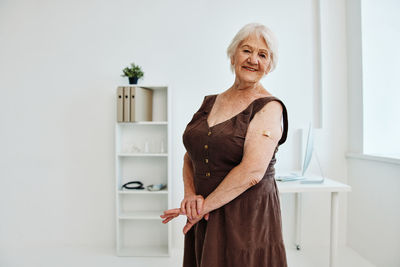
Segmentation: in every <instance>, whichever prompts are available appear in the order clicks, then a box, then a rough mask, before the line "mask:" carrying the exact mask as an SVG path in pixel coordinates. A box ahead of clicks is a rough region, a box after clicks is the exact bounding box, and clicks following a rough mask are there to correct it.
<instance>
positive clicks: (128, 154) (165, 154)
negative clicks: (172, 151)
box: [118, 153, 168, 157]
mask: <svg viewBox="0 0 400 267" xmlns="http://www.w3.org/2000/svg"><path fill="white" fill-rule="evenodd" d="M118 157H168V153H118Z"/></svg>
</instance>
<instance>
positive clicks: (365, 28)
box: [361, 0, 400, 158]
mask: <svg viewBox="0 0 400 267" xmlns="http://www.w3.org/2000/svg"><path fill="white" fill-rule="evenodd" d="M399 14H400V1H398V0H381V1H376V0H362V2H361V29H362V65H363V70H362V72H363V81H362V82H363V117H364V121H363V124H364V129H363V132H364V144H363V150H364V151H363V152H364V154H372V155H381V156H386V157H394V158H400V16H399Z"/></svg>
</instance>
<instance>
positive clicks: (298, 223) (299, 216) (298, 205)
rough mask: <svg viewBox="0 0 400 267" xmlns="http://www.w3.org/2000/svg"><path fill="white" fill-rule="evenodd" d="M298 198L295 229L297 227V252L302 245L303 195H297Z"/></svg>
mask: <svg viewBox="0 0 400 267" xmlns="http://www.w3.org/2000/svg"><path fill="white" fill-rule="evenodd" d="M295 197H296V218H295V225H296V226H295V227H296V241H295V246H296V249H297V250H300V243H301V193H298V192H297V193H295Z"/></svg>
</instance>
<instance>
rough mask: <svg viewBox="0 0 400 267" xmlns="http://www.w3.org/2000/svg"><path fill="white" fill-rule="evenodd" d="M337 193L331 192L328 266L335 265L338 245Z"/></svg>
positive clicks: (332, 266)
mask: <svg viewBox="0 0 400 267" xmlns="http://www.w3.org/2000/svg"><path fill="white" fill-rule="evenodd" d="M338 195H339V193H338V192H332V193H331V242H330V251H329V253H330V254H329V267H335V266H336V256H337V246H338V212H339V209H338V206H339V198H338Z"/></svg>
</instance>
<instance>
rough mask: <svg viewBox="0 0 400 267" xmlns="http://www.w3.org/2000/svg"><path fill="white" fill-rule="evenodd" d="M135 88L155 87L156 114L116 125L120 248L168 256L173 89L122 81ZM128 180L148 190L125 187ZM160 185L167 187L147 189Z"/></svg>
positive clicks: (126, 252) (137, 253)
mask: <svg viewBox="0 0 400 267" xmlns="http://www.w3.org/2000/svg"><path fill="white" fill-rule="evenodd" d="M132 86H137V87H142V88H147V89H151V90H153V101H152V102H153V103H152V114H153V115H152V116H153V118H152V121H137V122H116V125H115V177H116V184H115V186H116V191H115V192H116V252H117V255H118V256H170V249H171V224H166V225H165V224H163V223H162V219H161V218H160V215H161V214H162V213H163V211H164V210H167V209H170V207H171V194H170V193H171V184H172V183H171V170H172V168H171V149H170V148H171V93H170V90H169V88H168V86H148V85H121V87H132ZM146 141H147V142H148V151H147V152H144V151H145V142H146ZM161 147H163V148H161ZM130 181H141V182H142V183H143V186H144V187H145V189H142V190H137V189H122V185H123V184H125V183H127V182H130ZM159 183H164V184H165V183H166V184H167V188H166V189H164V190H161V191H148V190H147V189H146V186H147V185H150V184H159Z"/></svg>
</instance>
